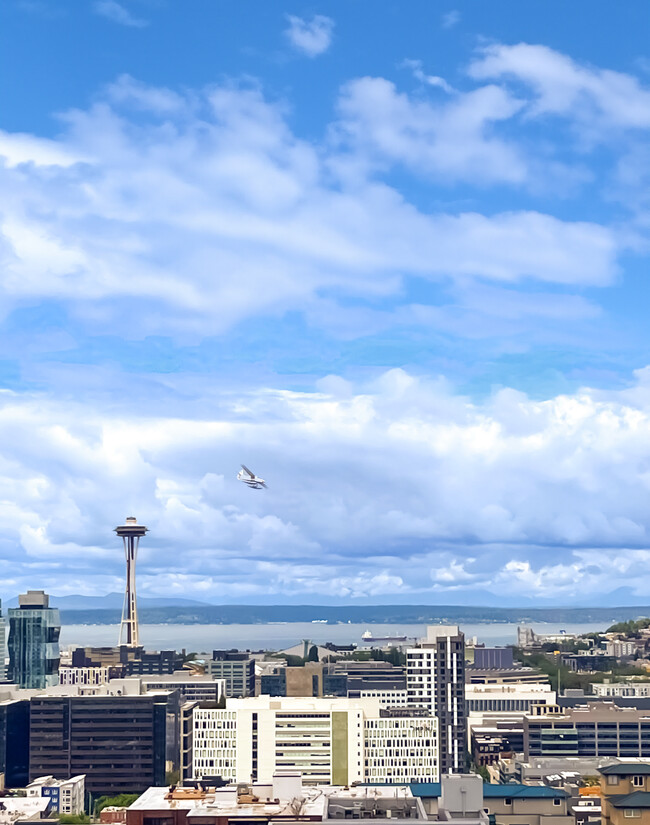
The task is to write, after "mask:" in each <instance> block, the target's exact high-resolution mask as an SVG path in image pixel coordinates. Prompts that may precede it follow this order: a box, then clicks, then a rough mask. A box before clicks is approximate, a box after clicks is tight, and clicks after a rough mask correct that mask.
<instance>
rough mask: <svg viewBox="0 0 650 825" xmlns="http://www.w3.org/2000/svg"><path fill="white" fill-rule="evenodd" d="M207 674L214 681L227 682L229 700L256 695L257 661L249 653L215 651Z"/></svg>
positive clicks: (207, 663)
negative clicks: (222, 680)
mask: <svg viewBox="0 0 650 825" xmlns="http://www.w3.org/2000/svg"><path fill="white" fill-rule="evenodd" d="M206 673H207V674H208V675H209V676H210V677H211V678H212V679H224V680H225V683H226V696H228V697H229V698H235V699H239V698H242V697H246V696H254V695H255V660H254V659H253V657H252V656H251V654H250V653H249V652H248V651H240V650H213V651H212V659H211V660H210V661H208V662H206Z"/></svg>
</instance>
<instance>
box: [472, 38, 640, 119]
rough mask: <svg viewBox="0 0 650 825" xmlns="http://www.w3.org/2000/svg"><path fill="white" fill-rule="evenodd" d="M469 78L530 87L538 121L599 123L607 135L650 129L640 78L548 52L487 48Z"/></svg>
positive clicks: (519, 47)
mask: <svg viewBox="0 0 650 825" xmlns="http://www.w3.org/2000/svg"><path fill="white" fill-rule="evenodd" d="M469 74H470V76H471V77H474V78H477V79H479V80H486V79H499V78H511V79H513V80H517V81H519V82H521V83H523V84H526V85H527V86H529V87H531V88H532V90H533V92H534V93H535V100H534V102H533V103H532V104H531V106H530V111H531V113H532V114H534V115H542V114H557V115H566V116H569V117H571V118H578V119H581V120H583V121H596V122H597V123H598V126H599V128H601V129H605V130H608V128H609V127H625V128H636V129H647V128H648V127H650V89H647V88H645V87H644V86H642V85H641V83H640V82H639V80H638V78H636V77H633V76H632V75H629V74H624V73H623V72H615V71H612V70H610V69H601V68H598V67H592V66H586V65H583V64H580V63H579V62H577V61H575V60H573V59H572V58H570V57H568V56H567V55H564V54H561V53H560V52H557V51H554V50H553V49H551V48H549V47H548V46H542V45H532V44H529V43H518V44H516V45H514V46H509V45H504V44H494V45H490V46H486V47H485V48H483V49H482V50H481V54H480V55H479V56H478V57H477V59H476V60H474V61H473V62H472V63H471V65H470V67H469Z"/></svg>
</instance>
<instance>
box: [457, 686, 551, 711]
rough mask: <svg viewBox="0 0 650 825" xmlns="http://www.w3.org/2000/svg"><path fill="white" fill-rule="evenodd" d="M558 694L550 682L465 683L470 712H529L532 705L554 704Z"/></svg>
mask: <svg viewBox="0 0 650 825" xmlns="http://www.w3.org/2000/svg"><path fill="white" fill-rule="evenodd" d="M555 700H556V694H555V691H554V690H551V686H550V684H549V683H548V682H539V683H537V684H528V683H519V684H503V683H502V684H469V685H465V702H466V704H467V712H468V713H478V712H482V711H504V712H508V711H522V712H528V711H530V708H531V706H532V705H537V704H545V705H554V704H555Z"/></svg>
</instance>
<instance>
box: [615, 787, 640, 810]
mask: <svg viewBox="0 0 650 825" xmlns="http://www.w3.org/2000/svg"><path fill="white" fill-rule="evenodd" d="M609 801H610V803H611V804H612V805H613V806H614V808H650V793H648V792H647V791H635V792H634V793H628V794H625V795H624V796H611V797H610V798H609Z"/></svg>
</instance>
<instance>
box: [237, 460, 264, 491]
mask: <svg viewBox="0 0 650 825" xmlns="http://www.w3.org/2000/svg"><path fill="white" fill-rule="evenodd" d="M237 480H238V481H243V482H244V484H246V485H247V486H248V487H252V489H253V490H261V489H262V487H264V488H266V489H267V490H268V487H267V486H266V482H265V481H264V479H263V478H260V477H259V476H256V475H255V473H254V472H253V471H252V470H249V469H248V467H247V466H246V465H245V464H242V465H241V470H240V471H239V472H238V473H237Z"/></svg>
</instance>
